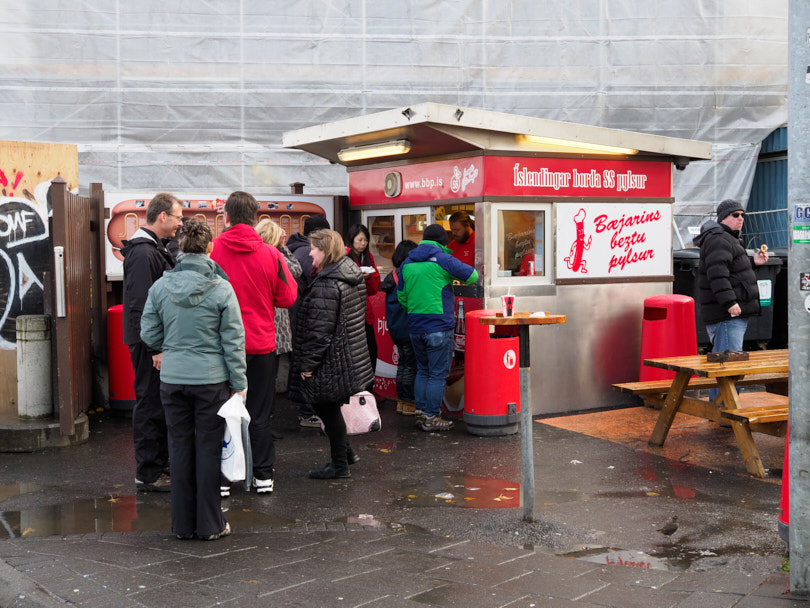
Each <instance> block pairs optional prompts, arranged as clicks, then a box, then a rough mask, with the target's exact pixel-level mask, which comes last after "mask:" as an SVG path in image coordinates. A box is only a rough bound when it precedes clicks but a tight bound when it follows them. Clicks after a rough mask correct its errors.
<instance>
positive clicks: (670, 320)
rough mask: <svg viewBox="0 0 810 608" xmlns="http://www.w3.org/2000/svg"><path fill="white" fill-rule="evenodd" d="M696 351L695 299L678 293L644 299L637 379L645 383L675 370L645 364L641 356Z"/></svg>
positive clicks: (650, 356)
mask: <svg viewBox="0 0 810 608" xmlns="http://www.w3.org/2000/svg"><path fill="white" fill-rule="evenodd" d="M696 354H697V334H696V333H695V301H694V300H693V299H692V298H690V297H689V296H683V295H678V294H672V295H661V296H650V297H649V298H646V299H645V300H644V316H643V321H642V323H641V360H640V362H639V368H638V379H639V380H640V381H642V382H644V381H647V380H663V379H670V378H674V377H675V372H670V371H667V370H664V369H657V368H655V367H649V366H647V365H644V359H654V358H659V357H680V356H686V355H696Z"/></svg>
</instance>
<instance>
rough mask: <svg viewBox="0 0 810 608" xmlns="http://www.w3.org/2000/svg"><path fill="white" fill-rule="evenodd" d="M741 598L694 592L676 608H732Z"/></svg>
mask: <svg viewBox="0 0 810 608" xmlns="http://www.w3.org/2000/svg"><path fill="white" fill-rule="evenodd" d="M742 597H743V596H741V595H738V594H735V593H710V592H708V591H695V592H693V593H690V594H689V597H687V598H686V599H685V600H683V601H682V602H680V603H679V604H678V608H733V607H734V606H737V605H738V602H739V601H740V600H741V599H742Z"/></svg>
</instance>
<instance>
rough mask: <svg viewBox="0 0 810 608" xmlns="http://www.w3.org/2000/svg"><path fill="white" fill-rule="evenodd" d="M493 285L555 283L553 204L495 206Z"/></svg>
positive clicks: (493, 207) (503, 204)
mask: <svg viewBox="0 0 810 608" xmlns="http://www.w3.org/2000/svg"><path fill="white" fill-rule="evenodd" d="M492 218H493V228H494V229H493V231H492V252H493V257H494V260H493V261H494V264H493V268H494V269H495V273H494V274H495V276H494V277H493V284H504V283H506V282H509V283H513V282H515V280H517V281H519V282H520V283H526V284H547V283H551V282H552V271H553V266H552V262H553V260H552V259H551V258H552V257H553V256H552V255H551V251H552V249H551V225H552V215H551V205H550V204H540V203H537V204H533V203H496V204H493V205H492Z"/></svg>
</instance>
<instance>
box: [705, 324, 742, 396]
mask: <svg viewBox="0 0 810 608" xmlns="http://www.w3.org/2000/svg"><path fill="white" fill-rule="evenodd" d="M746 329H748V319H743V318H740V317H734V318H733V319H729V320H728V321H720V322H719V323H712V324H711V325H706V333H707V334H709V340H711V341H712V352H713V353H721V352H723V351H724V350H742V347H743V337H745V330H746ZM719 392H720V391H719V390H718V389H716V388H713V389H711V390H710V391H709V399H710V400H711V401H714V398H715V397H717V394H718V393H719Z"/></svg>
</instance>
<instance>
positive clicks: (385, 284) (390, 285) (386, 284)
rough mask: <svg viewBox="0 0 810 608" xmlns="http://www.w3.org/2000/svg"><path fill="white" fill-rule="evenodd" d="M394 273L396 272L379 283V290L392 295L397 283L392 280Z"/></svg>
mask: <svg viewBox="0 0 810 608" xmlns="http://www.w3.org/2000/svg"><path fill="white" fill-rule="evenodd" d="M394 272H396V270H394V271H393V272H389V273H388V274H387V275H385V278H384V279H383V280H382V283H380V289H381V290H382V291H384V292H385V293H393V291H394V290H395V289H396V288H397V281H396V279H394Z"/></svg>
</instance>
